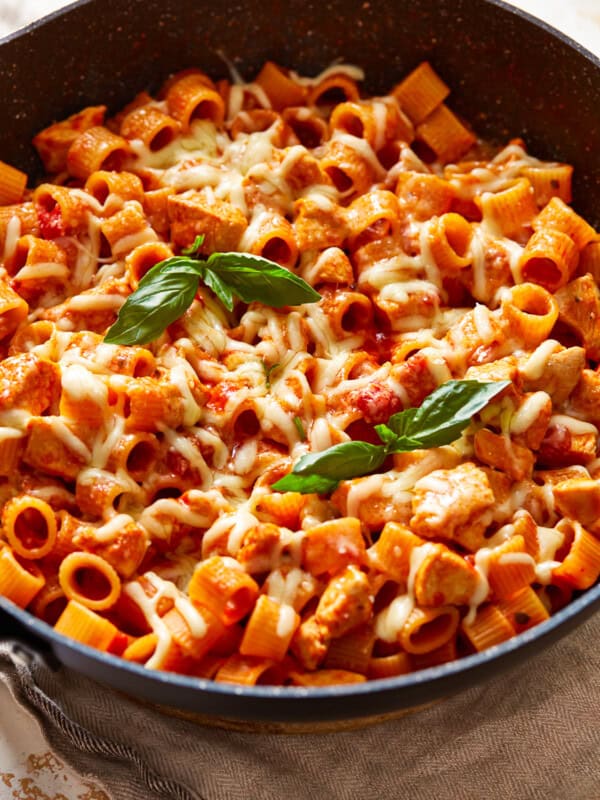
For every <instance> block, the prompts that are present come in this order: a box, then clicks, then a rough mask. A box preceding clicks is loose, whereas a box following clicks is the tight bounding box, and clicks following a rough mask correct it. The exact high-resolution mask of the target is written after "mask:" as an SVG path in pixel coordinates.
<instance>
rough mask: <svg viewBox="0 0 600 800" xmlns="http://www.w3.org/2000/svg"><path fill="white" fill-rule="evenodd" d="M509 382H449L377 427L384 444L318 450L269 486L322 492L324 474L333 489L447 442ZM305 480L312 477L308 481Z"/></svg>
mask: <svg viewBox="0 0 600 800" xmlns="http://www.w3.org/2000/svg"><path fill="white" fill-rule="evenodd" d="M507 386H510V381H494V382H489V383H483V382H480V381H448V382H447V383H445V384H443V385H442V386H440V387H439V388H438V389H436V390H435V391H434V392H432V393H431V394H430V395H429V397H427V398H426V399H425V400H424V401H423V404H422V405H421V407H420V408H407V409H405V410H404V411H400V412H399V413H398V414H393V415H392V416H391V417H390V418H389V420H388V424H387V425H384V424H380V425H376V426H375V430H376V432H377V435H378V436H379V438H380V439H381V441H382V442H383V443H384V444H382V445H375V444H369V443H368V442H344V443H343V444H337V445H334V447H330V448H328V449H327V450H323V451H322V452H320V453H309V454H308V455H305V456H302V458H301V459H300V460H299V461H298V462H297V463H296V464H295V465H294V467H293V469H292V472H291V473H290V474H289V475H286V477H285V478H282V479H281V480H280V481H278V482H277V483H276V484H274V485H273V488H277V489H278V490H280V491H296V492H309V491H311V489H309V488H306V489H303V488H302V487H303V486H307V487H309V486H314V485H318V486H319V487H321V488H320V489H319V490H318V491H319V492H321V493H323V492H325V491H326V490H325V488H324V487H325V486H326V483H323V482H319V481H318V480H317V479H320V478H325V479H326V480H327V481H329V483H330V484H331V486H332V488H335V486H337V484H338V482H339V481H342V480H349V479H351V478H358V477H360V476H361V475H367V474H368V473H370V472H374V471H375V470H377V469H378V468H379V467H380V466H381V465H382V464H383V462H384V461H385V459H386V457H387V455H388V454H390V453H403V452H407V451H409V450H416V449H421V448H428V447H440V446H441V445H444V444H451V443H452V442H453V441H455V440H456V439H457V438H458V437H459V436H460V434H461V433H462V432H463V430H464V429H465V428H466V427H467V426H468V425H469V423H470V422H471V419H472V418H473V416H474V415H475V414H477V413H478V412H479V411H481V409H482V408H484V406H486V405H487V403H489V401H490V400H491V399H492V398H494V397H495V396H496V395H498V394H500V392H501V391H502V390H503V389H505V388H506V387H507ZM296 477H298V478H305V479H306V480H305V481H304V483H303V482H302V481H297V480H294V479H295V478H296ZM309 478H314V479H315V480H314V481H313V482H310V481H309V480H308V479H309ZM313 491H317V490H316V489H313Z"/></svg>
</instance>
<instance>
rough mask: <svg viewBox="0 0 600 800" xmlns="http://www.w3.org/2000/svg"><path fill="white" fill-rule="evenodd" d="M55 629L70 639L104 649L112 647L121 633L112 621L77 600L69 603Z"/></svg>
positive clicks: (97, 648)
mask: <svg viewBox="0 0 600 800" xmlns="http://www.w3.org/2000/svg"><path fill="white" fill-rule="evenodd" d="M54 630H55V631H56V632H57V633H62V634H63V635H64V636H68V637H69V639H75V640H76V641H77V642H81V643H82V644H87V645H88V646H89V647H95V648H96V650H104V651H106V650H109V649H110V646H111V644H112V642H113V640H114V639H115V637H116V636H117V635H118V634H119V630H118V628H117V627H116V626H115V625H113V624H112V622H109V621H108V620H107V619H104V617H101V616H100V615H99V614H96V613H95V612H94V611H92V610H91V609H90V608H87V607H86V606H84V605H81V603H78V602H77V601H75V600H70V601H69V603H67V606H66V608H65V610H64V611H63V612H62V614H61V615H60V617H59V618H58V620H57V622H56V625H55V626H54Z"/></svg>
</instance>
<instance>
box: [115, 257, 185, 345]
mask: <svg viewBox="0 0 600 800" xmlns="http://www.w3.org/2000/svg"><path fill="white" fill-rule="evenodd" d="M198 283H199V276H198V275H197V274H189V273H187V272H173V273H171V272H169V273H164V274H162V275H161V276H160V281H150V282H148V283H146V284H145V285H144V286H142V285H141V283H140V286H139V287H138V288H137V289H136V291H135V292H133V293H132V294H131V295H129V297H128V298H127V300H126V301H125V303H124V304H123V306H122V307H121V309H120V311H119V316H118V317H117V321H116V322H115V324H114V325H112V327H111V328H110V329H109V330H108V333H107V334H106V336H105V337H104V341H105V342H108V343H109V344H148V343H149V342H151V341H153V340H154V339H156V338H157V337H158V336H160V335H161V333H162V332H163V331H164V330H165V328H166V327H167V326H168V325H170V324H171V323H172V322H175V320H177V319H179V317H180V316H181V315H182V314H183V313H184V312H185V311H186V310H187V309H188V308H189V306H190V305H191V304H192V300H193V299H194V295H195V294H196V291H197V289H198Z"/></svg>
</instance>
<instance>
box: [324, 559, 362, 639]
mask: <svg viewBox="0 0 600 800" xmlns="http://www.w3.org/2000/svg"><path fill="white" fill-rule="evenodd" d="M372 609H373V600H372V597H371V589H370V586H369V580H368V578H367V576H366V575H365V573H364V572H361V571H360V569H358V568H357V567H355V566H354V565H350V566H348V567H346V568H345V569H344V570H342V572H339V573H338V574H337V575H335V576H334V577H333V578H332V579H331V580H330V581H329V583H328V584H327V587H326V589H325V591H324V592H323V594H322V595H321V599H320V600H319V605H318V606H317V611H316V613H315V617H316V619H317V621H318V622H319V623H320V624H321V625H324V626H325V628H326V629H327V631H328V633H329V635H330V636H331V637H332V638H336V637H338V636H343V634H344V633H347V632H348V631H351V630H352V628H355V627H356V626H357V625H360V624H361V623H363V622H366V621H367V620H368V619H369V617H370V616H371V611H372Z"/></svg>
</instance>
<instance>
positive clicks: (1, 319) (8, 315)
mask: <svg viewBox="0 0 600 800" xmlns="http://www.w3.org/2000/svg"><path fill="white" fill-rule="evenodd" d="M28 310H29V306H28V305H27V303H26V302H25V300H24V299H23V298H22V297H21V296H20V295H18V294H17V293H16V292H14V291H13V290H12V289H11V288H10V286H9V285H8V283H6V281H3V280H0V339H4V337H5V336H8V335H9V334H11V333H12V332H13V331H14V330H15V329H16V328H17V327H18V326H19V325H20V323H21V322H23V320H24V319H25V317H26V316H27V311H28Z"/></svg>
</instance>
